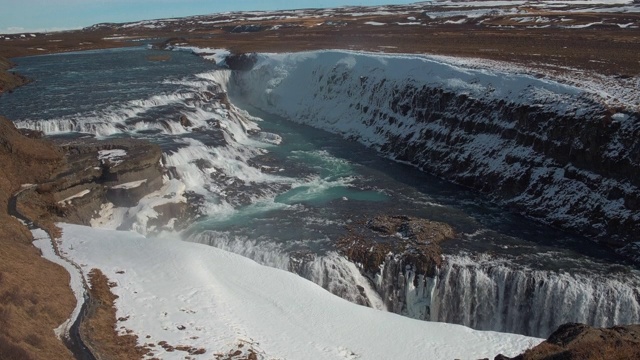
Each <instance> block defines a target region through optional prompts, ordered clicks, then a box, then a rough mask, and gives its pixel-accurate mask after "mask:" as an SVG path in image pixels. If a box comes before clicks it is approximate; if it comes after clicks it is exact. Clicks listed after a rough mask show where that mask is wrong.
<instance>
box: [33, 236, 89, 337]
mask: <svg viewBox="0 0 640 360" xmlns="http://www.w3.org/2000/svg"><path fill="white" fill-rule="evenodd" d="M31 233H32V234H33V238H34V242H33V245H34V246H35V247H37V248H38V249H40V251H42V257H44V258H45V259H47V260H49V261H51V262H53V263H56V264H58V265H60V266H62V267H64V268H65V270H67V272H68V273H69V275H70V280H69V286H70V287H71V291H73V295H74V296H75V298H76V307H75V308H74V309H73V312H72V313H71V316H70V317H69V319H67V320H65V321H64V322H63V323H62V324H60V326H58V327H57V328H56V329H54V332H55V334H56V335H57V336H58V337H59V338H63V337H66V336H68V334H69V330H70V328H71V326H72V325H73V323H74V321H75V319H76V318H77V317H78V315H79V314H80V310H81V309H82V305H83V304H84V278H83V277H82V274H81V272H80V271H79V270H78V268H77V267H76V266H75V265H74V264H72V263H71V262H69V261H67V260H65V259H63V258H61V257H59V256H58V255H57V254H56V252H55V250H54V249H53V244H52V242H51V238H50V237H49V235H47V233H46V232H44V231H43V230H41V229H36V230H32V231H31Z"/></svg>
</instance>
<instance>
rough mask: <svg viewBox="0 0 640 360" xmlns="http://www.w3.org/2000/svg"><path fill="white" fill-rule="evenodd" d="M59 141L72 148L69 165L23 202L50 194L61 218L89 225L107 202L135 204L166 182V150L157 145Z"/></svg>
mask: <svg viewBox="0 0 640 360" xmlns="http://www.w3.org/2000/svg"><path fill="white" fill-rule="evenodd" d="M57 145H58V147H59V148H60V149H61V150H62V151H63V152H64V153H65V154H66V156H65V160H66V162H65V164H64V166H63V167H61V168H60V169H59V170H58V172H57V173H56V174H54V175H53V176H52V178H51V180H50V181H48V182H43V183H41V184H38V185H37V186H35V187H33V188H31V189H28V190H26V191H24V192H22V193H21V194H20V196H19V198H18V204H19V206H20V204H21V203H24V204H27V203H31V204H34V203H42V202H43V200H42V199H49V200H48V202H49V203H51V202H53V203H56V204H57V206H56V209H48V211H50V212H54V213H55V214H56V216H57V217H58V218H60V220H64V221H67V222H73V223H79V224H84V225H89V224H90V220H91V218H92V217H93V216H94V215H95V214H96V213H97V212H98V211H99V209H100V207H101V206H102V205H103V204H105V203H107V202H112V203H113V204H114V205H116V206H121V207H131V206H135V205H136V204H137V203H138V201H140V199H141V198H142V197H143V196H145V195H147V194H149V193H151V192H153V191H156V190H158V189H160V187H161V186H162V175H163V170H162V167H161V166H160V158H161V156H162V152H161V150H160V148H159V147H158V146H157V145H153V144H151V143H148V142H146V141H141V140H131V139H121V140H109V141H98V140H94V139H88V140H87V139H80V140H73V141H64V142H63V141H58V142H57ZM118 155H121V156H118ZM24 206H26V205H24ZM52 210H55V211H52Z"/></svg>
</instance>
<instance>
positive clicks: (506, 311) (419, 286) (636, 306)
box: [376, 256, 640, 337]
mask: <svg viewBox="0 0 640 360" xmlns="http://www.w3.org/2000/svg"><path fill="white" fill-rule="evenodd" d="M387 260H388V261H387V263H386V264H385V265H384V268H383V269H382V271H381V275H379V276H378V278H377V281H376V288H377V290H378V291H380V292H381V293H382V296H383V299H385V300H387V301H386V303H387V306H388V307H389V310H391V311H394V312H397V313H402V314H404V315H407V316H410V317H415V318H418V319H423V320H430V321H440V322H447V323H456V324H462V325H466V326H469V327H472V328H474V329H479V330H493V331H501V332H509V333H518V334H525V335H531V336H539V337H547V336H549V334H550V333H551V332H553V331H554V330H555V329H556V328H557V327H558V326H559V325H561V324H563V323H566V322H579V323H586V324H589V325H592V326H598V327H611V326H614V325H618V324H633V323H638V322H640V290H639V288H638V285H637V284H633V283H632V282H626V281H624V280H622V279H617V278H614V277H615V276H614V275H612V278H603V277H594V276H587V275H579V274H568V273H557V272H552V271H541V270H530V269H524V268H519V267H518V266H517V265H516V264H510V263H507V262H499V261H497V260H491V259H485V258H480V259H477V260H476V259H472V258H471V257H469V256H447V257H446V260H445V263H444V264H443V266H442V267H441V269H439V270H438V272H437V275H436V277H435V278H428V277H425V276H423V275H417V274H415V271H414V270H413V269H412V268H407V269H404V271H400V272H398V273H393V271H389V270H388V269H393V270H395V271H398V270H399V269H397V267H394V264H393V260H390V259H387ZM385 269H387V270H385ZM394 282H395V284H394ZM389 300H393V301H389Z"/></svg>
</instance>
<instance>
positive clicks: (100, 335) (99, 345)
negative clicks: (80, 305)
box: [80, 269, 146, 360]
mask: <svg viewBox="0 0 640 360" xmlns="http://www.w3.org/2000/svg"><path fill="white" fill-rule="evenodd" d="M89 281H90V283H91V290H90V293H91V303H90V304H89V309H88V311H87V314H86V316H85V321H84V322H83V323H82V324H81V325H80V332H81V334H82V338H83V340H84V342H85V343H86V344H87V345H88V346H89V348H90V349H91V350H92V352H93V353H94V354H96V355H97V356H96V357H97V358H108V359H113V360H118V359H122V360H130V359H140V358H142V356H143V355H144V354H145V353H146V350H145V349H143V348H141V347H139V346H137V343H138V337H137V336H135V335H118V333H117V331H116V329H115V324H116V308H115V306H114V302H115V300H116V299H117V296H116V295H114V294H113V293H112V292H111V290H110V288H111V285H113V284H110V282H109V279H108V278H107V277H106V276H105V275H104V274H103V273H102V272H101V271H100V270H98V269H93V270H91V272H90V273H89Z"/></svg>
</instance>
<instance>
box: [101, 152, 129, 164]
mask: <svg viewBox="0 0 640 360" xmlns="http://www.w3.org/2000/svg"><path fill="white" fill-rule="evenodd" d="M125 156H127V151H126V150H122V149H114V150H100V151H98V160H100V161H101V162H102V163H103V164H104V163H106V162H107V161H109V162H111V163H112V164H113V166H118V165H120V164H121V163H122V161H123V160H122V159H121V158H123V157H125Z"/></svg>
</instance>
